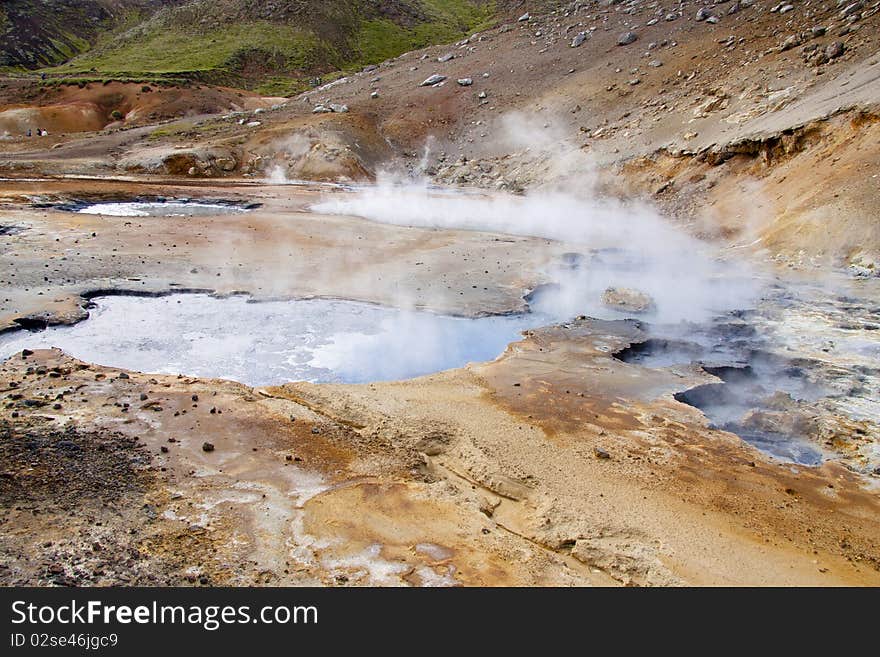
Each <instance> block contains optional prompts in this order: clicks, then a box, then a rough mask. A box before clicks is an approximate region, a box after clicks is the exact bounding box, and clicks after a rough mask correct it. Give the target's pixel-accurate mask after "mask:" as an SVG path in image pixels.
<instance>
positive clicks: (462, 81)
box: [457, 78, 474, 87]
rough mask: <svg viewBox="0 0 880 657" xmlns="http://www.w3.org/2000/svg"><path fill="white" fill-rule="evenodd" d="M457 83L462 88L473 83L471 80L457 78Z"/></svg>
mask: <svg viewBox="0 0 880 657" xmlns="http://www.w3.org/2000/svg"><path fill="white" fill-rule="evenodd" d="M457 82H458V84H459V85H460V86H462V87H469V86H471V85H472V84H473V83H474V81H473V80H472V79H471V78H459V79H458V80H457Z"/></svg>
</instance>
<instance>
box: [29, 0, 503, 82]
mask: <svg viewBox="0 0 880 657" xmlns="http://www.w3.org/2000/svg"><path fill="white" fill-rule="evenodd" d="M493 11H494V3H493V2H487V1H485V0H355V1H350V0H349V1H343V0H210V1H209V0H192V1H190V2H187V3H186V4H184V5H182V6H179V7H170V8H166V9H163V10H161V11H159V12H157V13H156V14H155V15H154V16H153V17H152V18H151V19H150V20H149V21H146V22H144V23H142V24H140V25H137V26H136V27H133V28H132V29H129V30H127V31H125V32H123V33H120V34H118V35H116V36H115V37H114V38H112V39H105V40H103V41H102V42H100V43H99V45H97V46H96V47H95V48H93V49H92V50H91V51H89V52H86V53H84V54H82V55H79V56H77V57H75V58H74V59H72V60H71V61H69V62H68V63H67V64H64V65H63V66H58V67H54V68H51V69H48V70H47V72H49V73H51V74H65V75H82V74H84V73H93V74H100V75H104V76H119V77H123V76H125V77H138V76H140V77H154V76H168V75H176V76H180V75H185V76H189V77H191V78H195V79H199V80H203V81H206V82H217V83H227V84H234V85H241V86H247V87H250V88H255V89H258V90H259V91H261V92H262V93H272V94H290V93H294V92H297V91H300V90H302V89H303V88H305V87H306V86H307V83H308V80H309V79H310V78H313V77H315V76H324V77H325V79H326V75H327V74H329V73H332V72H333V71H339V70H345V71H350V70H354V69H357V68H360V67H362V66H364V65H366V64H370V63H378V62H380V61H382V60H385V59H388V58H389V57H394V56H396V55H399V54H400V53H402V52H404V51H407V50H412V49H414V48H419V47H423V46H426V45H429V44H432V43H444V42H448V41H454V40H456V39H459V38H461V37H462V36H463V35H466V34H468V33H470V32H471V31H472V30H474V29H476V28H477V27H479V26H480V25H482V24H485V23H486V22H487V21H488V20H490V18H491V16H492V15H493Z"/></svg>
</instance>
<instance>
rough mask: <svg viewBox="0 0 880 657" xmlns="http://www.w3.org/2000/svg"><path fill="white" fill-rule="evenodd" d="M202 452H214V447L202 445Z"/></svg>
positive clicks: (206, 444)
mask: <svg viewBox="0 0 880 657" xmlns="http://www.w3.org/2000/svg"><path fill="white" fill-rule="evenodd" d="M202 451H203V452H213V451H214V445H213V444H212V443H202Z"/></svg>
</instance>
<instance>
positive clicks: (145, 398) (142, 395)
mask: <svg viewBox="0 0 880 657" xmlns="http://www.w3.org/2000/svg"><path fill="white" fill-rule="evenodd" d="M141 401H147V394H146V393H145V392H142V393H141Z"/></svg>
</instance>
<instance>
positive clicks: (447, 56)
mask: <svg viewBox="0 0 880 657" xmlns="http://www.w3.org/2000/svg"><path fill="white" fill-rule="evenodd" d="M451 59H455V55H453V54H452V53H451V52H448V53H446V54H445V55H440V56H439V57H438V58H437V61H438V62H440V63H441V64H442V63H444V62H448V61H449V60H451Z"/></svg>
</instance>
